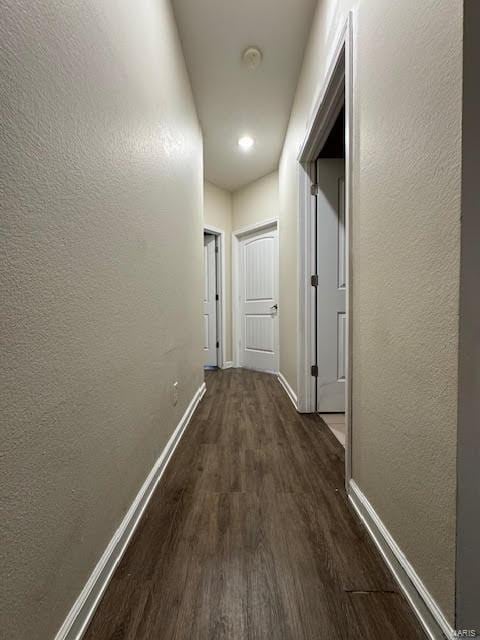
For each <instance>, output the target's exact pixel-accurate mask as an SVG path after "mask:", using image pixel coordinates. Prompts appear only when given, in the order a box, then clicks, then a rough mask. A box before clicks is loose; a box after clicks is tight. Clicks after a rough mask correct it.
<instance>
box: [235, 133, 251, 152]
mask: <svg viewBox="0 0 480 640" xmlns="http://www.w3.org/2000/svg"><path fill="white" fill-rule="evenodd" d="M253 145H254V140H253V138H251V137H250V136H242V137H241V138H239V139H238V146H239V147H240V149H242V151H250V149H251V148H252V147H253Z"/></svg>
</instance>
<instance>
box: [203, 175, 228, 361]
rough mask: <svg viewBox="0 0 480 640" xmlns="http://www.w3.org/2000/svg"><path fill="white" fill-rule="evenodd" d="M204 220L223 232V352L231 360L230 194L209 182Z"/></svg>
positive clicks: (205, 190)
mask: <svg viewBox="0 0 480 640" xmlns="http://www.w3.org/2000/svg"><path fill="white" fill-rule="evenodd" d="M203 215H204V220H205V224H211V225H212V226H214V227H216V228H217V229H221V230H222V231H224V232H225V236H224V238H225V248H224V249H225V285H224V286H225V316H226V318H225V320H226V322H225V324H226V326H225V344H226V349H225V354H224V360H227V361H231V360H232V194H231V193H230V191H226V190H225V189H220V187H217V186H215V185H214V184H212V183H211V182H207V181H205V185H204V212H203Z"/></svg>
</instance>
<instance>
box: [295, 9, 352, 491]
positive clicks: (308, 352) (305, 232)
mask: <svg viewBox="0 0 480 640" xmlns="http://www.w3.org/2000/svg"><path fill="white" fill-rule="evenodd" d="M354 26H355V14H354V12H353V11H350V12H349V14H348V19H347V21H346V23H345V24H344V26H343V27H342V29H341V30H340V33H339V36H338V38H337V41H336V43H335V46H334V47H333V52H332V58H331V62H330V65H329V67H328V71H327V74H326V79H325V82H324V83H323V85H322V87H321V90H320V92H319V97H318V99H317V100H316V102H315V106H314V109H313V111H312V114H313V115H312V117H311V118H310V121H309V124H308V127H307V132H306V135H305V139H304V142H303V144H302V146H301V148H300V152H299V155H298V161H299V194H300V202H299V219H298V243H299V244H298V274H299V305H298V337H297V344H298V371H297V394H298V407H299V411H301V412H306V413H310V412H314V411H316V406H315V395H316V393H315V391H316V390H315V384H316V381H315V378H312V376H311V375H310V366H311V365H312V364H314V363H315V361H316V338H315V336H316V327H315V317H316V314H315V304H316V296H315V290H314V288H313V287H312V286H311V283H310V275H311V274H312V273H315V268H316V267H315V244H314V235H315V224H314V213H315V211H314V208H313V207H314V205H315V198H314V197H312V196H311V195H310V186H311V184H312V183H313V182H314V181H315V173H314V166H315V160H316V158H317V156H318V154H319V152H320V151H321V148H322V146H323V144H324V142H325V139H326V137H327V136H328V134H329V133H330V130H331V127H332V125H333V124H334V122H335V119H336V117H337V116H338V113H339V111H340V109H341V107H342V104H343V102H344V103H345V228H346V246H347V256H346V260H347V265H346V275H347V282H346V287H347V300H346V315H347V336H346V353H347V361H346V379H345V398H346V401H345V422H346V441H345V484H346V486H347V487H348V482H349V480H350V478H351V476H352V471H351V470H352V333H353V331H352V327H353V317H352V295H353V279H352V233H351V225H352V208H353V204H352V203H353V198H352V193H353V189H352V180H353V158H354V157H355V155H354V154H355V149H354V132H353V109H354V93H355V76H354V74H355V69H356V62H355V60H356V57H355V51H354V44H355V42H354Z"/></svg>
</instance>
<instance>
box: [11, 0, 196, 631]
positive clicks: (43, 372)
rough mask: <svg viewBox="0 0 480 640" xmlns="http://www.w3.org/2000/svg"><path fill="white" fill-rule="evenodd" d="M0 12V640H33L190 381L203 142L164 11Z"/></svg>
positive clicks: (144, 469)
mask: <svg viewBox="0 0 480 640" xmlns="http://www.w3.org/2000/svg"><path fill="white" fill-rule="evenodd" d="M0 7H1V9H0V10H1V14H2V20H1V24H0V39H1V41H2V57H1V76H2V89H1V92H2V99H1V120H0V121H1V125H0V127H1V151H0V164H1V184H0V186H1V190H2V198H1V201H2V212H1V226H2V234H1V237H2V240H1V264H0V286H1V299H2V320H1V323H2V324H1V334H2V342H3V344H2V368H1V380H0V394H1V403H2V408H1V415H2V426H1V433H2V449H3V452H4V455H3V456H2V464H1V470H0V492H1V504H2V509H3V511H2V517H1V519H0V537H1V540H2V544H1V546H0V555H1V566H2V581H1V592H2V593H1V597H0V602H1V604H0V628H1V632H0V635H1V636H2V637H4V638H8V639H9V640H25V639H27V638H28V639H33V638H38V639H43V638H45V639H46V638H51V637H52V636H53V635H54V633H55V632H56V630H57V629H58V627H59V626H60V624H61V622H62V621H63V619H64V617H65V615H66V613H67V611H68V610H69V608H70V606H71V605H72V603H73V602H74V600H75V598H76V597H77V595H78V593H79V592H80V590H81V588H82V587H83V585H84V584H85V581H86V579H87V577H88V576H89V574H90V572H91V570H92V569H93V567H94V565H95V564H96V562H97V560H98V559H99V557H100V555H101V553H102V552H103V550H104V549H105V547H106V545H107V542H108V541H109V540H110V538H111V536H112V534H113V532H114V531H115V529H116V527H117V526H118V524H119V523H120V521H121V519H122V517H123V515H124V513H125V512H126V510H127V508H128V507H129V505H130V504H131V502H132V499H133V498H134V496H135V495H136V493H137V491H138V489H139V488H140V486H141V484H142V483H143V481H144V479H145V477H146V475H147V474H148V472H149V471H150V469H151V466H152V464H153V462H154V460H155V459H156V458H157V457H158V455H159V454H160V452H161V451H162V449H163V447H164V445H165V443H166V441H167V439H168V438H169V436H170V434H171V433H172V431H173V429H174V428H175V426H176V425H177V423H178V420H179V419H180V417H181V415H182V414H183V412H184V411H185V408H186V406H187V404H188V402H189V401H190V399H191V398H192V396H193V394H194V392H195V390H196V389H197V388H198V387H199V385H200V384H201V382H202V380H203V372H202V349H201V344H202V340H201V324H200V319H201V297H202V293H201V292H202V286H201V285H202V270H201V268H199V265H201V264H202V242H201V237H202V225H203V175H202V140H201V133H200V129H199V126H198V123H197V117H196V113H195V109H194V105H193V101H192V96H191V91H190V85H189V82H188V78H187V75H186V72H185V68H184V61H183V56H182V52H181V49H180V46H179V42H178V39H177V32H176V28H175V24H174V21H173V18H172V12H171V7H170V3H169V2H168V1H167V0H146V1H145V2H141V3H131V2H127V1H125V0H121V1H119V0H85V1H84V2H81V3H65V2H60V0H48V1H46V0H45V1H40V0H39V1H37V2H34V3H32V2H26V1H25V0H1V2H0ZM185 256H188V259H185ZM179 283H182V286H181V287H179V286H178V285H179ZM174 380H178V381H179V382H180V386H179V396H180V397H179V403H178V405H177V406H176V407H173V406H172V402H171V384H172V382H173V381H174Z"/></svg>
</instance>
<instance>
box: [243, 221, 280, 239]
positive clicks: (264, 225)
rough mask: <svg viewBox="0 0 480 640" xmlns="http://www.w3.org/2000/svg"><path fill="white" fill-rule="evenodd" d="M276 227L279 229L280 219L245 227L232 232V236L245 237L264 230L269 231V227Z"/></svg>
mask: <svg viewBox="0 0 480 640" xmlns="http://www.w3.org/2000/svg"><path fill="white" fill-rule="evenodd" d="M274 225H276V226H277V227H278V218H267V219H266V220H261V221H260V222H254V223H253V224H247V225H245V226H244V227H240V228H239V229H235V230H234V231H232V235H234V236H237V237H238V236H244V235H245V234H247V233H252V231H261V230H262V229H268V227H273V226H274Z"/></svg>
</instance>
